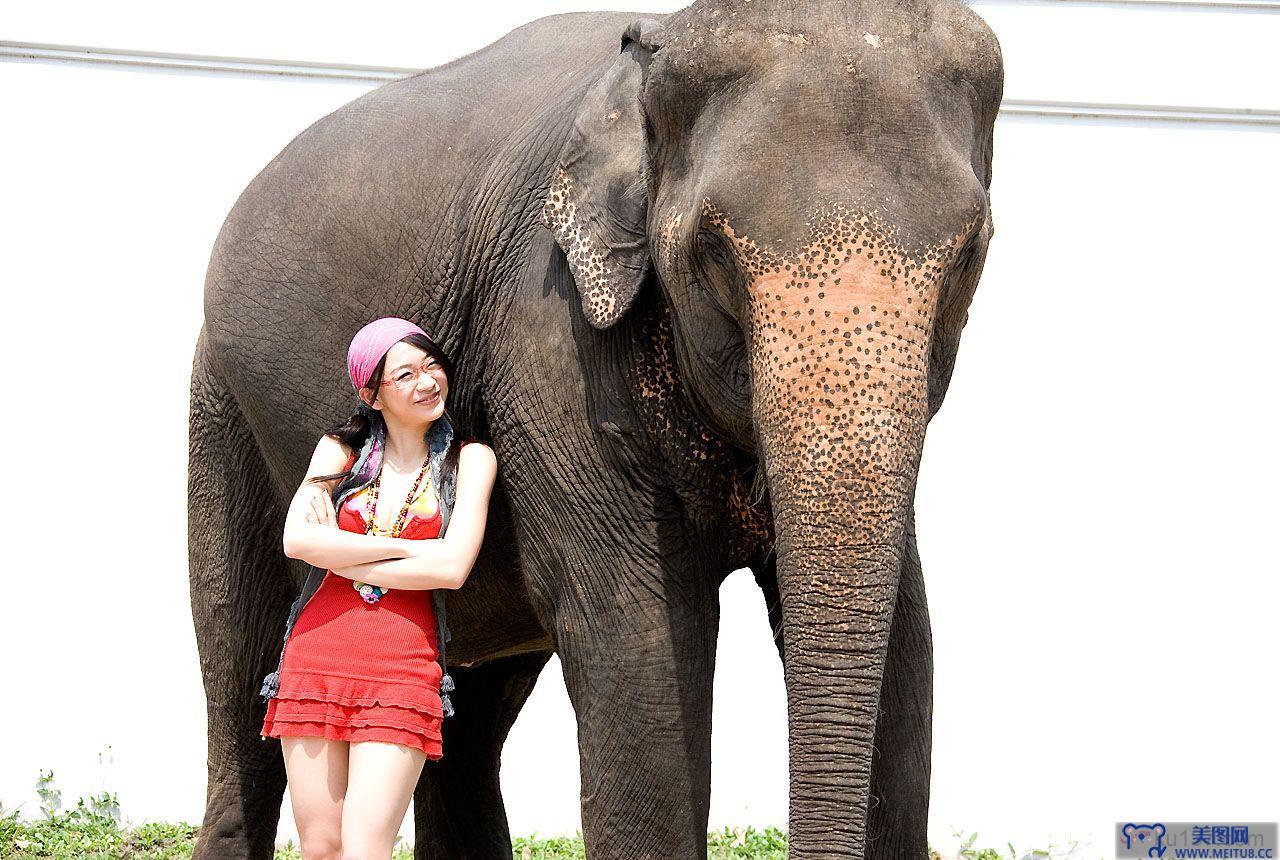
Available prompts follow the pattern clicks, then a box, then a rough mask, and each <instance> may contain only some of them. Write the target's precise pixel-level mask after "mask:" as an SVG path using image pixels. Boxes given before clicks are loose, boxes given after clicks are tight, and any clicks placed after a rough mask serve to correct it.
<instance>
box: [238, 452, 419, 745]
mask: <svg viewBox="0 0 1280 860" xmlns="http://www.w3.org/2000/svg"><path fill="white" fill-rule="evenodd" d="M347 468H350V465H348V467H347ZM423 494H425V495H427V496H429V497H430V498H429V499H424V498H423ZM367 502H368V488H365V489H363V490H361V491H360V492H358V493H354V494H353V495H352V496H351V497H350V498H348V499H347V500H346V501H345V502H343V504H342V507H341V509H339V511H338V527H339V528H341V529H344V530H345V531H349V532H358V533H360V534H364V533H365V532H366V529H365V515H366V511H367ZM432 510H434V513H431V511H432ZM440 522H441V520H440V506H439V504H438V502H435V501H434V494H433V493H429V492H427V488H426V487H425V486H424V487H423V490H422V493H420V494H419V496H418V497H417V498H416V499H415V500H414V502H413V504H412V505H410V508H409V516H408V518H407V519H406V521H405V525H404V528H403V530H402V531H401V532H400V537H402V538H408V539H415V540H427V539H430V538H434V537H436V536H437V535H439V534H440ZM351 582H352V581H351V580H350V579H347V578H346V577H344V576H338V575H337V574H336V573H334V572H333V571H331V570H330V571H327V572H326V573H325V577H324V581H323V582H322V583H321V584H320V586H319V588H317V589H316V592H315V594H314V595H313V596H312V597H311V599H310V600H309V601H307V603H306V605H305V606H304V607H303V609H302V612H300V613H299V614H298V618H297V621H296V622H295V623H294V627H293V633H292V635H291V636H290V637H289V641H288V643H287V644H286V646H285V649H284V660H283V662H282V664H281V667H280V691H279V693H278V694H277V695H276V696H275V697H273V698H272V699H270V700H269V701H268V703H267V716H266V720H265V721H264V722H263V727H262V734H263V735H265V736H268V737H277V738H278V737H285V736H290V737H294V736H305V737H321V738H329V739H331V740H344V741H389V742H391V743H397V744H403V745H405V746H411V747H416V748H417V749H420V750H422V751H423V752H425V753H426V754H427V757H428V758H430V759H433V760H436V759H439V758H441V757H442V755H443V749H442V747H441V736H440V728H441V722H442V721H443V719H444V709H443V707H442V705H441V704H440V677H441V672H440V664H439V662H438V661H437V657H438V653H437V647H438V646H437V635H436V615H435V611H434V610H433V609H432V608H431V592H430V591H424V590H417V591H411V590H407V589H403V588H393V589H391V590H390V591H388V592H387V593H386V594H384V595H383V596H382V597H381V599H379V600H378V601H377V602H376V603H366V602H365V601H364V599H363V598H361V596H360V593H359V592H357V591H356V590H355V589H354V588H353V587H352V585H351Z"/></svg>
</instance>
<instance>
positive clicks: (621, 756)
mask: <svg viewBox="0 0 1280 860" xmlns="http://www.w3.org/2000/svg"><path fill="white" fill-rule="evenodd" d="M604 533H605V532H603V531H602V532H601V534H604ZM615 535H616V533H615ZM558 550H560V551H561V552H562V554H561V556H560V560H559V563H560V564H561V565H564V566H565V567H566V568H568V570H567V571H566V572H565V576H566V577H567V580H566V581H564V582H562V583H561V587H562V591H561V593H560V595H559V596H558V598H556V600H555V610H554V611H555V628H554V629H555V633H556V640H557V651H558V653H559V655H560V660H561V663H562V664H563V667H564V678H565V686H566V688H567V689H568V692H569V698H570V700H571V701H572V703H573V707H574V711H575V713H576V716H577V724H578V747H579V759H580V765H581V772H582V829H583V838H584V841H585V843H586V850H587V856H588V857H591V858H592V860H645V858H651V860H702V858H705V857H706V856H707V814H708V810H709V806H710V798H711V689H712V675H713V672H714V668H715V646H716V631H717V628H718V625H719V603H718V592H717V589H716V586H715V583H714V582H713V581H712V578H711V577H708V576H704V575H702V574H701V573H698V572H697V568H696V562H694V561H693V560H692V558H691V557H690V556H686V557H685V559H684V562H682V560H681V558H680V556H679V554H678V553H676V554H673V555H671V556H663V555H662V554H661V553H660V552H656V551H655V552H654V553H653V554H652V556H651V558H650V559H649V560H648V561H640V560H636V559H635V558H626V559H624V558H619V557H618V554H617V552H616V551H614V552H612V553H606V552H601V550H602V548H601V547H598V546H597V547H595V548H594V549H593V550H585V549H584V550H582V551H578V552H572V551H564V548H558Z"/></svg>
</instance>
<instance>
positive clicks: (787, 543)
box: [659, 201, 981, 858]
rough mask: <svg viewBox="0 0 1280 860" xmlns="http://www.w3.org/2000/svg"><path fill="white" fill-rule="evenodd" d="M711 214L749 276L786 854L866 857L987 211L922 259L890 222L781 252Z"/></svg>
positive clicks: (852, 224)
mask: <svg viewBox="0 0 1280 860" xmlns="http://www.w3.org/2000/svg"><path fill="white" fill-rule="evenodd" d="M704 212H705V213H706V214H707V215H708V220H709V223H710V224H712V225H714V226H715V227H716V228H718V229H719V230H721V231H723V234H724V235H725V236H726V237H727V238H728V239H729V241H730V244H731V246H732V248H733V249H734V251H733V252H734V253H735V254H736V255H737V257H738V264H739V265H740V266H741V268H742V270H743V272H745V273H746V276H747V299H748V311H749V314H750V316H749V322H748V325H747V331H748V338H749V342H748V347H747V348H748V351H749V355H750V366H751V373H752V399H753V402H752V409H753V416H754V420H755V422H756V426H757V428H758V429H759V437H760V442H761V446H762V449H763V450H762V456H763V461H764V463H765V469H766V473H767V475H768V481H769V488H770V497H771V502H772V509H773V511H774V516H775V520H774V527H775V531H776V535H777V549H778V583H779V588H780V592H781V599H782V614H783V642H784V651H785V655H786V665H785V669H786V683H787V699H788V712H789V720H790V724H789V747H790V755H791V814H790V819H791V820H790V845H789V851H790V854H789V856H791V857H792V858H808V857H823V858H830V857H862V856H864V844H863V843H864V839H865V834H866V817H867V798H868V791H869V786H870V775H871V751H872V740H873V736H874V733H875V726H876V717H877V708H878V707H879V696H880V684H881V679H882V677H883V672H884V660H885V650H886V647H887V643H888V639H889V626H890V621H891V620H892V615H893V602H894V599H895V594H896V591H897V578H898V574H899V570H900V565H901V562H902V554H903V552H904V531H905V526H906V521H907V517H908V513H909V507H910V504H911V498H912V495H913V492H914V487H915V481H916V472H917V467H918V465H919V457H920V452H921V449H922V446H923V443H924V435H925V427H926V424H927V408H928V390H929V368H928V358H929V347H930V338H931V335H932V331H933V325H934V314H935V312H936V309H937V307H938V304H939V292H940V290H941V287H942V285H943V283H944V280H945V275H946V273H947V271H948V269H949V267H950V264H951V261H952V260H953V259H954V258H955V255H956V254H957V253H958V251H959V249H960V248H961V247H962V245H963V244H964V241H965V239H966V238H967V237H968V236H970V235H971V234H972V231H973V230H974V229H975V228H976V225H977V220H976V219H980V218H981V215H980V214H979V215H976V216H974V219H975V220H970V221H969V223H967V224H965V225H964V226H963V227H962V228H961V229H960V230H958V231H956V232H955V235H954V236H952V238H950V239H949V240H948V241H946V242H942V243H940V244H937V245H934V246H932V247H930V248H928V249H927V250H926V251H925V252H924V253H922V254H918V255H916V256H912V255H911V254H909V253H907V252H906V251H905V250H904V249H903V248H902V246H901V244H900V243H898V242H897V241H895V232H896V231H895V229H894V228H893V227H891V226H887V225H885V224H884V223H883V222H881V221H879V220H877V219H876V218H874V217H872V216H870V215H867V214H853V213H850V212H848V211H845V210H842V209H840V208H838V207H830V208H828V209H826V210H824V211H821V212H818V213H816V214H815V216H814V217H813V218H811V219H810V224H811V225H812V226H811V233H810V235H811V239H810V241H809V242H808V244H807V245H806V246H805V247H803V248H801V249H800V250H799V251H798V252H794V253H788V254H786V255H779V254H777V253H774V252H771V251H769V250H767V249H764V248H762V247H760V246H759V245H757V244H756V243H755V242H753V241H752V239H751V238H750V237H749V236H745V235H741V234H739V233H738V232H737V231H735V230H734V228H733V225H732V223H730V221H729V219H728V218H726V217H725V216H724V214H723V213H720V212H718V211H716V210H715V209H714V207H712V206H711V205H710V203H709V202H708V201H704ZM672 226H673V225H670V224H668V229H667V230H664V231H660V233H659V235H660V242H659V245H660V252H661V245H662V242H661V237H663V234H666V235H670V234H671V233H673V232H674V230H672V229H670V228H671V227H672ZM801 813H802V814H801Z"/></svg>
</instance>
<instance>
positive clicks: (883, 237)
mask: <svg viewBox="0 0 1280 860" xmlns="http://www.w3.org/2000/svg"><path fill="white" fill-rule="evenodd" d="M1002 87H1003V72H1002V64H1001V59H1000V52H999V47H998V45H997V42H996V39H995V37H994V35H993V34H992V32H991V31H990V29H988V27H987V26H986V25H985V24H984V23H983V22H982V21H981V20H980V19H979V18H978V17H977V16H976V15H975V14H974V13H973V12H972V11H971V10H969V9H968V8H967V7H964V6H962V5H960V4H958V3H956V2H951V0H923V2H905V3H904V2H894V3H880V2H868V3H838V2H812V3H806V4H795V3H785V2H773V0H752V2H746V0H739V2H706V3H702V2H699V3H695V4H694V5H693V6H691V7H688V8H687V9H685V10H683V11H681V12H677V13H673V14H671V15H667V16H663V15H656V14H655V15H644V14H637V13H584V14H568V15H558V16H553V17H549V18H544V19H541V20H538V21H535V22H533V23H531V24H529V25H527V26H524V27H521V28H520V29H518V30H515V31H514V32H512V33H511V34H509V35H508V36H506V37H505V38H503V39H501V40H500V41H498V42H496V43H494V44H493V45H490V46H489V47H487V48H484V49H483V50H480V51H477V52H476V53H474V54H471V55H469V56H466V57H463V58H461V59H459V60H457V61H455V62H452V63H450V64H448V65H445V66H441V67H439V68H436V69H432V70H430V71H427V72H424V73H422V74H420V75H417V76H415V77H413V78H410V79H407V80H403V81H398V82H395V83H390V84H387V85H386V86H383V87H380V88H379V89H377V90H375V91H373V92H370V93H369V94H367V95H365V96H363V97H361V98H359V99H356V100H355V101H353V102H351V103H350V104H348V105H346V106H345V107H343V108H342V109H340V110H338V111H335V112H334V113H333V114H331V115H329V116H327V117H324V118H323V119H321V120H320V121H318V122H316V123H315V124H314V125H313V126H311V127H310V128H308V129H307V130H306V131H304V132H303V133H302V134H300V135H299V136H298V137H297V138H296V139H295V140H294V141H292V142H291V143H290V144H289V146H288V147H286V148H285V150H284V151H283V152H281V153H280V155H279V156H277V157H276V158H275V159H274V160H273V161H272V162H271V163H270V164H268V165H267V167H266V168H265V169H264V170H263V171H262V172H261V173H260V174H259V175H258V176H257V177H256V178H255V179H254V180H253V182H252V183H251V185H250V186H249V187H248V188H247V189H246V191H245V192H244V194H243V195H242V196H241V197H240V199H239V201H238V202H237V203H236V205H235V208H234V210H233V211H232V212H231V214H230V216H229V217H228V219H227V221H226V224H225V225H224V227H223V230H222V232H221V235H220V236H219V237H218V241H217V245H216V247H215V249H214V252H213V257H212V262H211V264H210V267H209V272H208V280H207V284H206V304H205V311H206V318H205V327H204V330H203V333H202V335H201V337H200V341H199V345H198V349H197V354H196V358H195V365H194V370H193V376H192V412H191V466H190V475H191V478H190V498H191V506H190V510H191V514H190V538H191V543H190V546H191V595H192V610H193V613H194V616H195V622H196V631H197V635H198V642H199V648H200V659H201V667H202V670H203V672H204V682H205V687H206V690H207V693H208V704H209V794H208V808H207V811H206V815H205V820H204V827H203V830H202V835H201V839H200V846H199V850H198V851H197V856H198V857H202V858H213V857H217V858H234V857H262V858H266V857H269V856H270V846H271V843H272V839H273V837H274V834H275V831H276V825H277V823H278V812H279V808H280V800H281V792H282V790H283V788H284V770H283V765H282V760H281V756H280V746H279V743H278V742H276V741H274V740H270V741H267V742H263V741H262V740H260V739H259V737H258V733H259V728H260V726H261V721H262V716H263V706H262V704H261V702H260V701H259V699H258V698H257V696H256V692H257V688H258V685H259V682H260V681H261V679H262V677H263V675H264V674H265V673H266V672H268V671H270V669H271V668H272V667H273V666H274V661H275V659H276V657H277V654H278V652H277V648H278V646H279V641H280V635H281V632H282V628H283V624H284V619H285V615H286V613H287V609H288V604H289V601H290V600H291V599H292V597H293V596H294V594H295V593H296V591H297V588H298V586H299V584H300V582H301V578H302V575H303V570H302V568H301V566H300V565H297V564H295V563H292V562H289V561H288V560H287V559H286V558H285V556H284V555H283V553H282V552H281V549H280V537H281V527H282V522H283V518H284V511H285V508H286V505H287V502H288V499H289V497H290V495H291V493H292V491H293V490H294V488H295V487H296V486H297V484H298V482H299V480H300V479H301V477H302V475H303V472H304V469H305V466H306V464H307V462H308V454H309V452H310V451H311V448H312V446H313V445H314V444H315V441H316V439H317V438H318V436H319V434H320V433H321V432H322V430H323V429H324V428H325V427H326V426H327V425H328V424H329V423H330V422H331V421H333V420H334V419H336V418H338V417H340V416H343V415H346V414H349V412H350V409H351V407H352V405H353V404H354V400H353V397H352V394H351V391H350V389H349V386H348V383H347V380H346V377H345V371H344V365H343V360H342V357H343V356H344V354H345V352H344V350H345V347H346V344H347V340H348V339H349V338H350V336H351V334H352V333H353V332H354V331H355V330H356V329H357V328H358V327H359V326H360V325H361V324H363V323H364V322H366V321H368V320H369V319H371V318H373V317H375V316H379V315H384V314H397V315H402V316H406V317H409V318H412V319H415V320H417V321H419V322H420V323H421V324H422V325H423V326H424V327H425V328H426V329H427V330H428V331H429V332H431V333H432V334H433V335H435V336H436V337H437V338H438V339H439V340H440V342H441V343H442V345H443V346H444V347H445V348H446V349H447V350H448V351H449V352H450V354H451V355H452V356H453V357H454V358H455V361H456V362H457V364H458V367H459V375H458V378H457V379H456V380H455V384H454V386H453V388H452V390H451V391H450V393H449V402H448V407H449V409H450V413H451V414H452V415H453V416H454V417H455V420H456V421H457V424H458V428H459V431H460V432H461V434H462V435H463V436H479V437H481V438H485V439H489V440H491V441H492V443H493V446H494V448H495V450H496V452H497V456H498V462H499V481H498V486H497V488H496V490H495V495H494V499H493V503H492V510H491V516H490V520H489V526H488V530H487V533H486V537H485V544H484V547H483V550H482V552H481V555H480V559H479V562H478V563H477V565H476V567H475V569H474V571H473V572H472V574H471V577H470V579H469V580H468V582H467V584H466V586H465V587H464V588H463V589H461V590H460V591H457V592H452V593H450V594H449V596H448V606H449V622H450V626H451V627H452V628H453V631H454V639H453V641H452V643H451V645H450V648H449V652H448V653H449V661H450V668H451V669H452V670H453V671H454V675H455V678H456V680H457V692H456V694H455V696H454V702H455V704H456V707H457V716H456V717H455V718H452V719H449V720H447V721H446V723H445V736H444V737H445V740H444V747H445V757H444V759H443V760H442V761H441V762H439V763H428V764H427V766H426V768H425V770H424V774H423V777H422V781H421V783H420V785H419V788H418V791H417V793H416V795H415V798H414V813H415V820H416V822H417V845H418V849H417V850H418V854H417V856H418V857H438V858H451V860H455V858H471V857H478V858H480V857H482V858H499V857H501V858H508V857H510V842H509V835H508V831H507V826H506V817H505V813H504V809H503V805H502V798H501V796H500V793H499V783H498V762H499V754H500V751H501V747H502V743H503V740H504V738H505V737H506V734H507V731H508V729H509V728H510V727H511V724H512V722H513V721H514V720H515V718H516V715H517V714H518V712H519V710H520V707H521V705H522V704H523V703H524V701H525V699H526V697H527V696H528V695H529V692H530V690H531V689H532V687H533V685H534V681H535V680H536V678H537V676H538V673H539V671H540V670H541V669H542V667H543V665H544V663H545V662H546V660H547V659H548V658H549V656H550V654H551V653H552V652H553V651H554V652H555V653H557V654H559V656H560V659H561V660H562V661H563V666H564V674H565V681H566V683H567V685H568V690H569V694H570V698H571V700H572V702H573V706H574V710H575V712H576V715H577V724H578V739H579V744H580V767H581V773H582V798H581V801H582V818H583V828H584V832H585V838H586V842H587V848H588V852H589V856H590V857H592V858H594V860H600V858H618V860H635V858H664V860H665V859H666V858H701V857H704V856H705V853H706V842H705V840H706V824H707V809H708V803H709V793H710V731H711V689H712V672H713V667H714V662H715V643H716V630H717V626H718V621H719V609H718V602H717V601H718V598H717V589H718V587H719V585H720V583H721V581H722V580H723V579H724V577H725V576H726V575H727V574H728V573H730V572H731V571H733V570H735V569H738V568H741V567H750V568H752V570H753V571H754V572H755V575H756V578H757V580H758V582H759V584H760V586H761V589H762V591H763V594H764V598H765V601H766V605H767V606H768V608H769V615H770V618H771V620H772V622H773V624H774V629H775V631H776V639H777V642H778V649H779V653H780V654H781V655H782V658H783V664H784V667H785V677H786V688H787V699H788V706H789V718H790V731H789V744H790V762H791V783H790V798H791V801H790V802H791V809H790V834H791V837H790V851H791V856H792V857H795V858H816V857H824V858H826V857H877V858H880V857H884V858H901V857H918V858H923V857H924V856H925V824H926V813H927V809H928V800H929V795H928V789H929V756H930V731H931V729H930V719H931V709H932V694H931V677H932V655H931V644H930V633H929V622H928V617H927V612H926V607H925V596H924V589H923V583H922V576H921V570H920V562H919V558H918V556H917V553H916V538H915V529H914V522H913V499H914V494H915V487H916V475H917V467H918V463H919V456H920V451H921V446H922V444H923V441H924V434H925V427H926V424H927V423H928V420H929V418H930V417H931V416H932V415H933V414H934V413H935V412H936V410H937V409H938V407H939V406H940V404H941V403H942V399H943V396H944V394H945V392H946V389H947V384H948V381H949V379H950V376H951V371H952V367H953V363H954V361H955V357H956V350H957V346H958V341H959V336H960V331H961V328H962V327H963V326H964V323H965V320H966V317H967V308H968V305H969V302H970V299H971V297H972V295H973V291H974V288H975V286H976V284H977V280H978V276H979V273H980V271H981V268H982V263H983V260H984V257H985V254H986V250H987V246H988V243H989V241H990V239H991V235H992V221H991V214H990V208H989V197H988V188H989V185H990V170H991V143H992V140H991V136H992V127H993V124H994V121H995V117H996V112H997V109H998V107H999V103H1000V99H1001V92H1002ZM775 542H776V547H775ZM771 548H773V549H776V554H775V555H773V556H771V555H770V549H771ZM736 719H738V720H740V721H742V722H743V723H744V724H745V725H746V726H748V727H749V726H750V725H751V724H752V721H753V719H754V716H753V714H751V713H750V712H745V713H741V714H739V715H737V717H736ZM743 754H746V755H749V754H750V751H749V750H744V751H743Z"/></svg>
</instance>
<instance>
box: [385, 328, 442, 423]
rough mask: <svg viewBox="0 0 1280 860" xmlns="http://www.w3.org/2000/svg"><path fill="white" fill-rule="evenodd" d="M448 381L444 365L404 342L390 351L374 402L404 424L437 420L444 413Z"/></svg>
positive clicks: (388, 414) (386, 413)
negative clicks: (380, 385)
mask: <svg viewBox="0 0 1280 860" xmlns="http://www.w3.org/2000/svg"><path fill="white" fill-rule="evenodd" d="M448 394H449V382H448V380H447V379H445V375H444V368H443V367H442V366H441V365H440V362H438V361H436V360H435V359H434V358H432V357H431V356H430V355H428V354H427V353H426V352H424V351H423V350H421V349H419V348H418V347H416V346H414V345H413V344H410V343H404V342H403V341H401V342H399V343H397V344H395V345H394V346H392V347H391V349H389V350H388V351H387V360H386V362H385V364H384V365H383V371H382V387H381V388H380V389H379V390H378V398H377V400H375V401H374V402H373V403H372V404H370V405H372V406H373V408H374V409H378V408H381V409H382V414H383V416H384V417H386V416H392V417H393V418H398V419H400V420H401V421H403V422H405V423H413V424H417V423H421V422H423V421H435V420H436V419H437V418H439V417H440V416H441V415H443V414H444V403H445V398H446V397H447V396H448Z"/></svg>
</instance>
